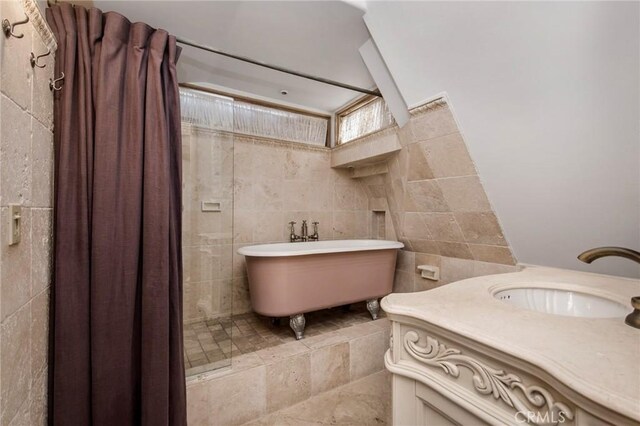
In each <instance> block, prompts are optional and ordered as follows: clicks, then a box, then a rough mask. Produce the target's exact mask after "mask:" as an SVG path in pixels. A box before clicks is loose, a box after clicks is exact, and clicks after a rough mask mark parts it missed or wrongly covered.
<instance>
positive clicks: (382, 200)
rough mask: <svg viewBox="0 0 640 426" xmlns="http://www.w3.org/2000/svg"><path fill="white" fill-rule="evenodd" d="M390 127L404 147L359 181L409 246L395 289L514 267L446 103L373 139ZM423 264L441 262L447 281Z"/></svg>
mask: <svg viewBox="0 0 640 426" xmlns="http://www.w3.org/2000/svg"><path fill="white" fill-rule="evenodd" d="M390 132H393V133H395V134H396V135H397V137H398V139H399V141H400V144H401V145H402V149H401V150H400V151H399V152H398V153H397V154H395V155H394V156H393V157H391V158H389V159H385V160H384V165H386V169H385V168H384V167H381V168H380V169H381V170H382V172H381V173H380V174H378V175H374V176H367V177H364V178H360V179H358V180H359V181H360V182H361V184H362V185H363V186H364V188H365V191H366V193H367V195H368V198H369V207H370V209H372V210H374V209H378V210H382V211H384V212H385V214H386V215H388V216H389V217H390V218H391V219H392V221H391V226H392V227H393V231H390V230H389V226H387V227H386V228H387V237H388V238H394V236H397V238H398V240H399V241H402V242H403V243H404V244H405V249H404V250H402V251H401V252H400V255H399V259H398V266H397V270H396V282H395V286H394V291H400V292H410V291H421V290H427V289H429V288H433V287H436V286H438V285H442V284H447V283H450V282H453V281H457V280H460V279H464V278H470V277H472V276H478V275H487V274H490V273H503V272H514V271H515V270H516V267H515V266H514V265H515V259H514V257H513V255H512V253H511V250H510V248H509V245H508V243H507V241H506V239H505V237H504V235H503V233H502V229H501V227H500V224H499V222H498V219H497V217H496V215H495V214H494V212H493V210H492V208H491V204H490V203H489V200H488V197H487V195H486V193H485V191H484V189H483V187H482V184H481V181H480V178H479V176H478V174H477V172H476V169H475V167H474V164H473V161H472V159H471V156H470V155H469V152H468V150H467V148H466V145H465V143H464V141H463V139H462V136H461V134H460V131H459V129H458V127H457V125H456V122H455V120H454V118H453V115H452V114H451V111H450V109H449V107H448V106H447V104H446V102H444V101H438V102H436V103H433V104H431V105H427V106H425V107H421V108H419V109H416V110H414V111H412V118H411V120H410V122H409V123H408V124H407V125H406V126H405V127H403V128H402V129H398V128H395V129H387V130H383V131H381V132H379V133H378V134H374V135H369V136H367V137H366V139H368V140H369V141H371V143H373V144H374V145H376V144H377V145H379V144H380V143H382V142H384V141H385V140H388V139H389V137H390V136H389V134H390ZM363 139H364V138H363ZM377 139H380V141H377ZM362 142H367V141H362ZM367 145H368V143H361V144H360V146H361V147H360V148H358V149H361V150H365V151H366V150H367ZM377 145H376V146H377ZM354 146H357V145H354ZM365 154H366V152H365ZM351 155H352V156H356V157H357V156H358V155H359V154H358V153H355V154H351ZM365 157H366V156H365ZM354 175H355V176H357V175H358V173H357V172H356V173H354ZM393 232H395V235H393ZM422 264H429V265H433V266H438V267H439V268H440V269H441V279H440V280H439V281H429V280H426V279H424V278H422V277H420V275H419V274H418V270H417V266H418V265H422Z"/></svg>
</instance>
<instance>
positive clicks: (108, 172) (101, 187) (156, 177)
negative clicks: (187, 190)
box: [47, 3, 186, 426]
mask: <svg viewBox="0 0 640 426" xmlns="http://www.w3.org/2000/svg"><path fill="white" fill-rule="evenodd" d="M47 20H48V22H49V25H50V26H51V27H52V29H53V31H54V33H55V35H56V37H57V39H58V51H57V53H56V70H55V75H56V76H60V75H61V73H62V72H64V74H65V78H64V86H63V88H62V90H61V91H59V92H56V93H55V98H54V99H55V101H54V102H55V109H54V114H55V116H54V121H55V167H56V172H55V180H56V193H55V194H56V195H55V224H54V241H55V242H54V247H55V254H54V286H53V290H52V303H51V308H52V310H51V359H50V366H49V368H50V389H49V397H50V410H49V411H50V412H49V422H50V424H54V425H64V426H67V425H105V426H126V425H150V426H151V425H152V426H159V425H185V424H186V407H185V376H184V365H183V358H182V357H183V354H182V260H181V259H182V256H181V250H180V238H181V183H180V166H181V159H180V152H181V151H180V144H181V140H180V139H181V136H180V108H179V96H178V81H177V78H176V61H177V58H178V55H179V48H177V47H176V40H175V37H172V36H170V35H169V34H167V32H166V31H163V30H156V29H154V28H151V27H149V26H148V25H146V24H143V23H134V24H132V23H131V22H129V21H128V20H127V19H126V18H124V17H123V16H121V15H119V14H116V13H102V12H101V11H100V10H98V9H90V10H87V9H85V8H83V7H80V6H76V7H72V6H71V5H69V4H64V3H63V4H60V5H59V6H54V7H52V8H50V9H47Z"/></svg>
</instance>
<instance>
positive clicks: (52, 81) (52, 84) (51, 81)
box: [49, 73, 64, 92]
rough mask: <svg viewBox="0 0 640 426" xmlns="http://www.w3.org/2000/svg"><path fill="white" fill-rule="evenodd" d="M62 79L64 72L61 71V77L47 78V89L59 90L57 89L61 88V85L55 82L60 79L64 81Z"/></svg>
mask: <svg viewBox="0 0 640 426" xmlns="http://www.w3.org/2000/svg"><path fill="white" fill-rule="evenodd" d="M63 80H64V73H62V77H60V78H56V79H52V78H50V79H49V90H52V91H53V90H55V91H56V92H57V91H59V90H62V85H60V86H57V85H56V83H57V82H59V81H62V83H64V81H63Z"/></svg>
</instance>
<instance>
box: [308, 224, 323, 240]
mask: <svg viewBox="0 0 640 426" xmlns="http://www.w3.org/2000/svg"><path fill="white" fill-rule="evenodd" d="M311 223H312V224H313V234H311V235H309V236H308V237H307V239H308V240H309V241H318V240H319V239H320V235H318V224H319V223H320V222H311Z"/></svg>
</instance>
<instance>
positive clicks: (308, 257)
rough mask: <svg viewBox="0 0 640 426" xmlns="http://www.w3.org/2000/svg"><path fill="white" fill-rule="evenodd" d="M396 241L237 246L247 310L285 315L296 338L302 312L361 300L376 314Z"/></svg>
mask: <svg viewBox="0 0 640 426" xmlns="http://www.w3.org/2000/svg"><path fill="white" fill-rule="evenodd" d="M402 247H404V245H403V244H402V243H399V242H397V241H385V240H336V241H316V242H302V243H278V244H262V245H256V246H248V247H242V248H241V249H239V250H238V253H239V254H241V255H244V256H245V257H246V263H247V273H248V277H249V293H250V296H251V306H252V307H253V310H254V311H255V312H257V313H259V314H261V315H266V316H269V317H273V318H279V317H285V316H288V317H289V318H290V320H289V324H290V325H291V328H292V329H293V331H294V332H295V334H296V338H297V339H301V338H302V336H303V333H304V325H305V319H304V313H305V312H311V311H316V310H319V309H324V308H332V307H335V306H341V305H346V304H349V303H354V302H360V301H363V300H366V301H367V309H368V310H369V312H370V313H371V315H372V317H373V319H376V318H377V315H378V310H379V304H378V298H380V297H383V296H386V295H387V294H389V293H391V289H392V287H393V276H394V273H395V265H396V255H397V251H398V249H400V248H402Z"/></svg>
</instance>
